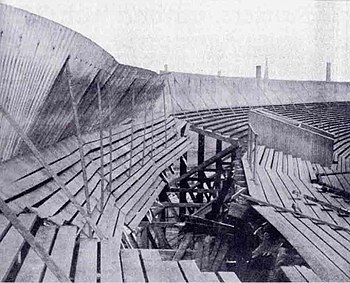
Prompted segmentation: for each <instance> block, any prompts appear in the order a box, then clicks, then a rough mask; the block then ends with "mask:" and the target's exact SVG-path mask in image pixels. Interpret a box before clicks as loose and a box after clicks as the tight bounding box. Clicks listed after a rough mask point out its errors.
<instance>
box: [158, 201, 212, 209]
mask: <svg viewBox="0 0 350 283" xmlns="http://www.w3.org/2000/svg"><path fill="white" fill-rule="evenodd" d="M162 205H163V207H164V208H167V207H202V206H204V205H206V203H191V202H186V203H179V202H162Z"/></svg>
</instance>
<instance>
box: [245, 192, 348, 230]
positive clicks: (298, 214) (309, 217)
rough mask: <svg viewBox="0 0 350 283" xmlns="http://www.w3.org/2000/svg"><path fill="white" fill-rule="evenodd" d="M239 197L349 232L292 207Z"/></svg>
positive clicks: (344, 228) (342, 227)
mask: <svg viewBox="0 0 350 283" xmlns="http://www.w3.org/2000/svg"><path fill="white" fill-rule="evenodd" d="M241 197H243V198H245V199H246V200H249V201H251V202H254V203H257V204H259V205H263V206H269V207H273V208H275V209H276V211H278V212H289V213H292V214H293V215H294V216H295V217H297V218H298V217H299V218H307V219H309V220H311V221H312V222H314V223H319V224H324V225H328V226H329V227H331V228H333V229H336V230H344V231H347V232H350V229H349V228H347V227H344V226H340V225H336V224H333V223H330V222H327V221H324V220H322V219H319V218H314V217H311V216H309V215H306V214H302V213H300V212H296V211H295V210H293V209H288V208H285V207H282V206H278V205H274V204H271V203H268V202H265V201H262V200H258V199H255V198H253V197H251V196H247V195H243V194H242V195H241Z"/></svg>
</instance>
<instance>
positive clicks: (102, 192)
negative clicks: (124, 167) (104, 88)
mask: <svg viewBox="0 0 350 283" xmlns="http://www.w3.org/2000/svg"><path fill="white" fill-rule="evenodd" d="M96 87H97V97H98V112H99V122H100V176H101V179H100V185H101V198H100V202H101V207H100V210H101V212H102V211H103V207H104V181H105V180H104V160H103V112H102V97H101V88H100V83H99V82H98V83H97V85H96Z"/></svg>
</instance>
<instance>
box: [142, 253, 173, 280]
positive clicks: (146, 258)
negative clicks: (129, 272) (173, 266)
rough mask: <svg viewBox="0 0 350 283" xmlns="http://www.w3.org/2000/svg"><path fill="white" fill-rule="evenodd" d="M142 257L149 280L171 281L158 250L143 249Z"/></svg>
mask: <svg viewBox="0 0 350 283" xmlns="http://www.w3.org/2000/svg"><path fill="white" fill-rule="evenodd" d="M141 258H142V261H143V265H144V267H145V271H146V275H147V278H148V281H149V282H170V281H171V280H170V279H169V274H168V272H167V271H166V269H165V268H164V266H163V265H162V259H161V257H160V254H159V253H158V251H157V250H141Z"/></svg>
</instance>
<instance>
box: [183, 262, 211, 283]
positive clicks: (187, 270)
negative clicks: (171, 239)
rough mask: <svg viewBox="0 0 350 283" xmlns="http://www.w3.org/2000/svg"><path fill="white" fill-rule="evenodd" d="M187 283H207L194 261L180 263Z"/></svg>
mask: <svg viewBox="0 0 350 283" xmlns="http://www.w3.org/2000/svg"><path fill="white" fill-rule="evenodd" d="M178 264H179V265H180V268H181V270H182V272H183V273H184V275H185V277H186V279H187V282H207V280H206V278H205V277H204V276H203V274H202V272H201V271H200V270H199V268H198V266H197V264H196V262H195V261H194V260H181V261H179V262H178Z"/></svg>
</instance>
